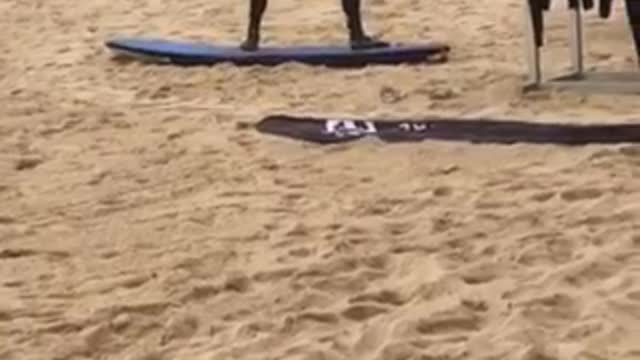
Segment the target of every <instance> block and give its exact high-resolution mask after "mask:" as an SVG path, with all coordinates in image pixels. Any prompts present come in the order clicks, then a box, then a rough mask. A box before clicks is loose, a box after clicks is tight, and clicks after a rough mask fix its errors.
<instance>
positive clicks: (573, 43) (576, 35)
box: [569, 5, 584, 76]
mask: <svg viewBox="0 0 640 360" xmlns="http://www.w3.org/2000/svg"><path fill="white" fill-rule="evenodd" d="M569 24H570V27H571V29H570V32H571V36H570V40H569V41H570V44H569V45H570V51H571V66H572V68H573V71H574V74H576V75H579V76H582V75H583V74H584V32H583V24H582V10H580V5H576V8H575V9H573V11H571V14H570V19H569Z"/></svg>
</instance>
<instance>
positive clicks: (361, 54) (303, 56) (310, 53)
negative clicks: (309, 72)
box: [105, 37, 450, 67]
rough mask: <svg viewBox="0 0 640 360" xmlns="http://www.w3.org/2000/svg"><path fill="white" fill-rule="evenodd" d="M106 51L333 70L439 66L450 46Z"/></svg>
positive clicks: (134, 46) (189, 61)
mask: <svg viewBox="0 0 640 360" xmlns="http://www.w3.org/2000/svg"><path fill="white" fill-rule="evenodd" d="M105 45H106V46H107V48H109V49H110V50H112V51H113V52H114V53H116V54H118V55H120V56H126V57H132V58H138V59H143V60H146V61H151V62H156V63H168V64H174V65H215V64H219V63H233V64H235V65H264V66H275V65H280V64H283V63H287V62H298V63H303V64H307V65H321V66H332V67H362V66H367V65H375V64H380V65H395V64H407V63H409V64H416V63H437V62H444V61H446V60H447V55H448V53H449V50H450V48H449V46H448V45H446V44H442V43H436V42H429V43H424V44H400V43H398V44H391V45H390V46H388V47H380V48H372V49H358V50H353V49H351V48H350V47H349V46H291V47H262V48H260V49H259V50H257V51H244V50H242V49H240V48H239V46H237V45H235V46H234V45H222V44H214V43H203V42H195V41H179V40H168V39H159V38H145V37H120V38H114V39H111V40H108V41H106V43H105Z"/></svg>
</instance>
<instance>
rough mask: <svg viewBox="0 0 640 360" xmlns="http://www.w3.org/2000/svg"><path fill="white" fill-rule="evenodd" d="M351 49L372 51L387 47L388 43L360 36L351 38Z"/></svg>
mask: <svg viewBox="0 0 640 360" xmlns="http://www.w3.org/2000/svg"><path fill="white" fill-rule="evenodd" d="M350 43H351V48H352V49H354V50H363V49H373V48H381V47H387V46H389V43H388V42H386V41H383V40H380V39H376V38H373V37H370V36H366V35H363V36H360V37H354V38H351V42H350Z"/></svg>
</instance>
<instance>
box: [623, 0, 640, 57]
mask: <svg viewBox="0 0 640 360" xmlns="http://www.w3.org/2000/svg"><path fill="white" fill-rule="evenodd" d="M625 6H626V8H627V18H628V19H629V27H630V28H631V34H632V35H633V45H634V47H635V50H636V56H637V57H636V60H637V61H638V62H639V63H640V59H639V58H640V1H638V0H627V1H626V4H625Z"/></svg>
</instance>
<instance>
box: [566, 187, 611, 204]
mask: <svg viewBox="0 0 640 360" xmlns="http://www.w3.org/2000/svg"><path fill="white" fill-rule="evenodd" d="M602 195H604V192H603V191H602V190H600V189H596V188H578V189H569V190H565V191H563V192H561V193H560V198H562V199H563V200H565V201H568V202H576V201H585V200H594V199H597V198H599V197H601V196H602Z"/></svg>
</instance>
